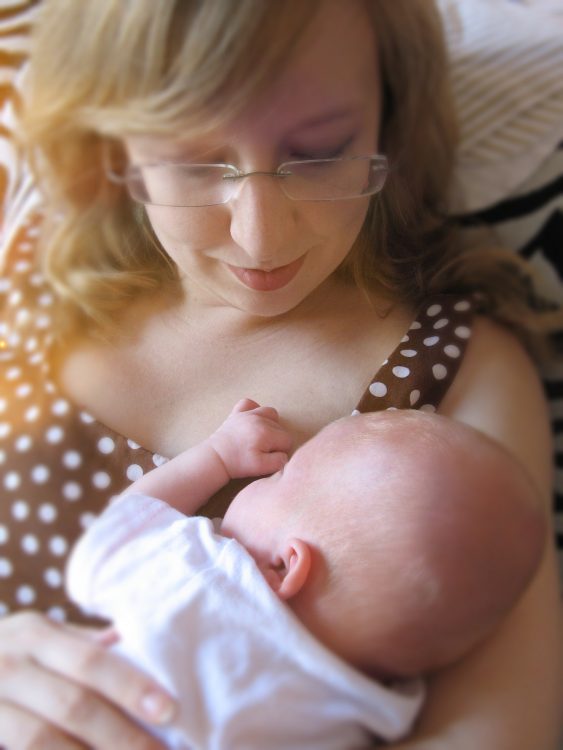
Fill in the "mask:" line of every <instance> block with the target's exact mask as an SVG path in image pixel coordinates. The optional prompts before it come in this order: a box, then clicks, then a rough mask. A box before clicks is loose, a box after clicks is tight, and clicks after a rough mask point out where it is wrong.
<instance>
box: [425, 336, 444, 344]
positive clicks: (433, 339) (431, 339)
mask: <svg viewBox="0 0 563 750" xmlns="http://www.w3.org/2000/svg"><path fill="white" fill-rule="evenodd" d="M438 341H440V337H439V336H428V338H426V339H424V341H423V344H424V346H434V344H437V343H438Z"/></svg>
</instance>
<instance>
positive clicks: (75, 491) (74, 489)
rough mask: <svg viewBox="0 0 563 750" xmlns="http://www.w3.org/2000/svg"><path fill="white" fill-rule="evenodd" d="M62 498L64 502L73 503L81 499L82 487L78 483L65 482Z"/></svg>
mask: <svg viewBox="0 0 563 750" xmlns="http://www.w3.org/2000/svg"><path fill="white" fill-rule="evenodd" d="M63 497H64V499H65V500H70V502H74V501H75V500H80V498H81V497H82V487H81V486H80V485H79V484H78V482H65V484H64V485H63Z"/></svg>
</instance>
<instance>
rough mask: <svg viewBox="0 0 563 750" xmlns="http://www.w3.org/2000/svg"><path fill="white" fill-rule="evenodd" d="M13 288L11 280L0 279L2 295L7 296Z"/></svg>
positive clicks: (0, 292)
mask: <svg viewBox="0 0 563 750" xmlns="http://www.w3.org/2000/svg"><path fill="white" fill-rule="evenodd" d="M11 286H12V283H11V281H10V279H0V294H5V293H6V292H7V291H9V289H10V287H11Z"/></svg>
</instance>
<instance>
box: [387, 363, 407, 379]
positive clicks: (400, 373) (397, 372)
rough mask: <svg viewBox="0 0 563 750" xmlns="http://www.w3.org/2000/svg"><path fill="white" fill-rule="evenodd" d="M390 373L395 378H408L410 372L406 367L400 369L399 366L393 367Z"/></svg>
mask: <svg viewBox="0 0 563 750" xmlns="http://www.w3.org/2000/svg"><path fill="white" fill-rule="evenodd" d="M392 372H393V375H394V376H395V377H396V378H408V376H409V375H410V374H411V371H410V370H409V368H408V367H401V366H400V365H397V367H394V368H393V370H392Z"/></svg>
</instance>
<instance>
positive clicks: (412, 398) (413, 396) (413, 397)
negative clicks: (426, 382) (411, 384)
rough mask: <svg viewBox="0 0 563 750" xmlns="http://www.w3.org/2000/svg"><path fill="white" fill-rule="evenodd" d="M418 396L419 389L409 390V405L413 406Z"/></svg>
mask: <svg viewBox="0 0 563 750" xmlns="http://www.w3.org/2000/svg"><path fill="white" fill-rule="evenodd" d="M419 398H420V391H418V390H414V391H411V392H410V396H409V402H410V405H411V406H414V405H415V404H416V402H417V401H418V399H419Z"/></svg>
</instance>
